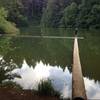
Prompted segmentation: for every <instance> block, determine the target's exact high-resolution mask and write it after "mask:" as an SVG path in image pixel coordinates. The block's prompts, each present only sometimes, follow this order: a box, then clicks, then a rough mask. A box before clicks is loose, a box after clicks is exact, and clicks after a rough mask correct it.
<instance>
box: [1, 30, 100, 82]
mask: <svg viewBox="0 0 100 100" xmlns="http://www.w3.org/2000/svg"><path fill="white" fill-rule="evenodd" d="M24 31H25V32H23V33H21V35H48V36H73V30H70V29H69V30H65V29H45V30H41V29H39V28H32V29H31V30H27V29H26V30H24ZM99 32H100V31H84V30H81V31H79V34H78V35H79V36H83V37H84V39H83V40H79V49H80V57H81V63H82V69H83V74H84V76H86V77H89V78H91V79H94V80H98V81H100V77H99V76H100V74H99V71H100V34H99ZM72 52H73V39H44V38H29V37H16V36H15V37H7V36H1V37H0V55H1V56H3V58H4V59H5V61H6V64H5V65H9V66H11V64H10V61H11V59H12V60H13V63H15V64H17V65H18V66H19V67H21V66H22V63H23V60H24V59H25V60H26V62H27V63H28V64H29V65H33V66H35V64H36V62H39V61H42V62H43V63H44V64H50V65H57V66H61V67H62V68H65V67H66V66H68V68H69V70H70V71H71V66H72ZM3 66H4V65H3Z"/></svg>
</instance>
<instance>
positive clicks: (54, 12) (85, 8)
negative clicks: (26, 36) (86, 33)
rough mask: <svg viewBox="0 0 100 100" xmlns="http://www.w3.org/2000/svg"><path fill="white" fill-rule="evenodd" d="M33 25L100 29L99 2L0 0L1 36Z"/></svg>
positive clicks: (75, 0)
mask: <svg viewBox="0 0 100 100" xmlns="http://www.w3.org/2000/svg"><path fill="white" fill-rule="evenodd" d="M31 22H32V23H33V24H32V25H34V24H35V25H37V26H41V27H43V28H45V27H56V28H59V27H63V28H75V27H78V28H85V29H91V28H94V29H99V28H100V0H0V33H19V32H20V27H23V26H24V27H25V26H28V25H30V24H31Z"/></svg>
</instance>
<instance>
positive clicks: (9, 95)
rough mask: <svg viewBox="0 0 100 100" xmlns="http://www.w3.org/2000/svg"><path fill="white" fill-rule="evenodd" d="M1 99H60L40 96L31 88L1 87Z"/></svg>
mask: <svg viewBox="0 0 100 100" xmlns="http://www.w3.org/2000/svg"><path fill="white" fill-rule="evenodd" d="M0 100H59V99H58V98H57V97H50V96H39V95H36V94H34V93H33V92H32V91H30V90H25V91H23V90H20V91H18V90H15V89H12V88H0Z"/></svg>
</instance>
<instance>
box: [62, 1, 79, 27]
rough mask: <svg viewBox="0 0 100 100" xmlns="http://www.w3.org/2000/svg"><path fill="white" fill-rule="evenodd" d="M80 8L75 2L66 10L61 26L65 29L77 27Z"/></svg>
mask: <svg viewBox="0 0 100 100" xmlns="http://www.w3.org/2000/svg"><path fill="white" fill-rule="evenodd" d="M77 13H78V7H77V4H76V3H75V2H73V3H72V4H71V5H69V6H68V7H66V8H65V9H64V13H63V17H62V19H61V25H62V26H64V27H75V26H76V18H77Z"/></svg>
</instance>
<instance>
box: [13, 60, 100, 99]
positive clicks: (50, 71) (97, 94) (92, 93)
mask: <svg viewBox="0 0 100 100" xmlns="http://www.w3.org/2000/svg"><path fill="white" fill-rule="evenodd" d="M12 73H17V74H19V75H20V76H21V77H22V78H21V79H20V78H15V79H14V81H15V82H17V83H18V84H20V85H21V86H22V87H23V89H36V90H37V89H38V88H37V87H38V84H39V82H40V81H41V80H47V79H50V80H51V82H52V85H53V87H54V89H55V90H58V91H59V92H60V93H61V95H62V96H63V97H64V98H68V97H70V98H71V90H72V85H71V83H72V74H71V73H70V71H69V70H68V68H67V67H66V68H65V70H64V71H63V69H62V68H61V67H60V66H50V65H49V64H48V65H46V64H43V62H41V61H40V62H37V63H36V66H35V67H34V68H33V66H31V67H29V65H28V64H27V63H26V61H25V60H24V61H23V65H22V68H18V69H15V70H13V71H12ZM84 81H85V87H86V92H87V96H88V99H100V83H99V82H98V81H97V82H95V81H94V80H90V79H89V78H87V77H85V78H84Z"/></svg>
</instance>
